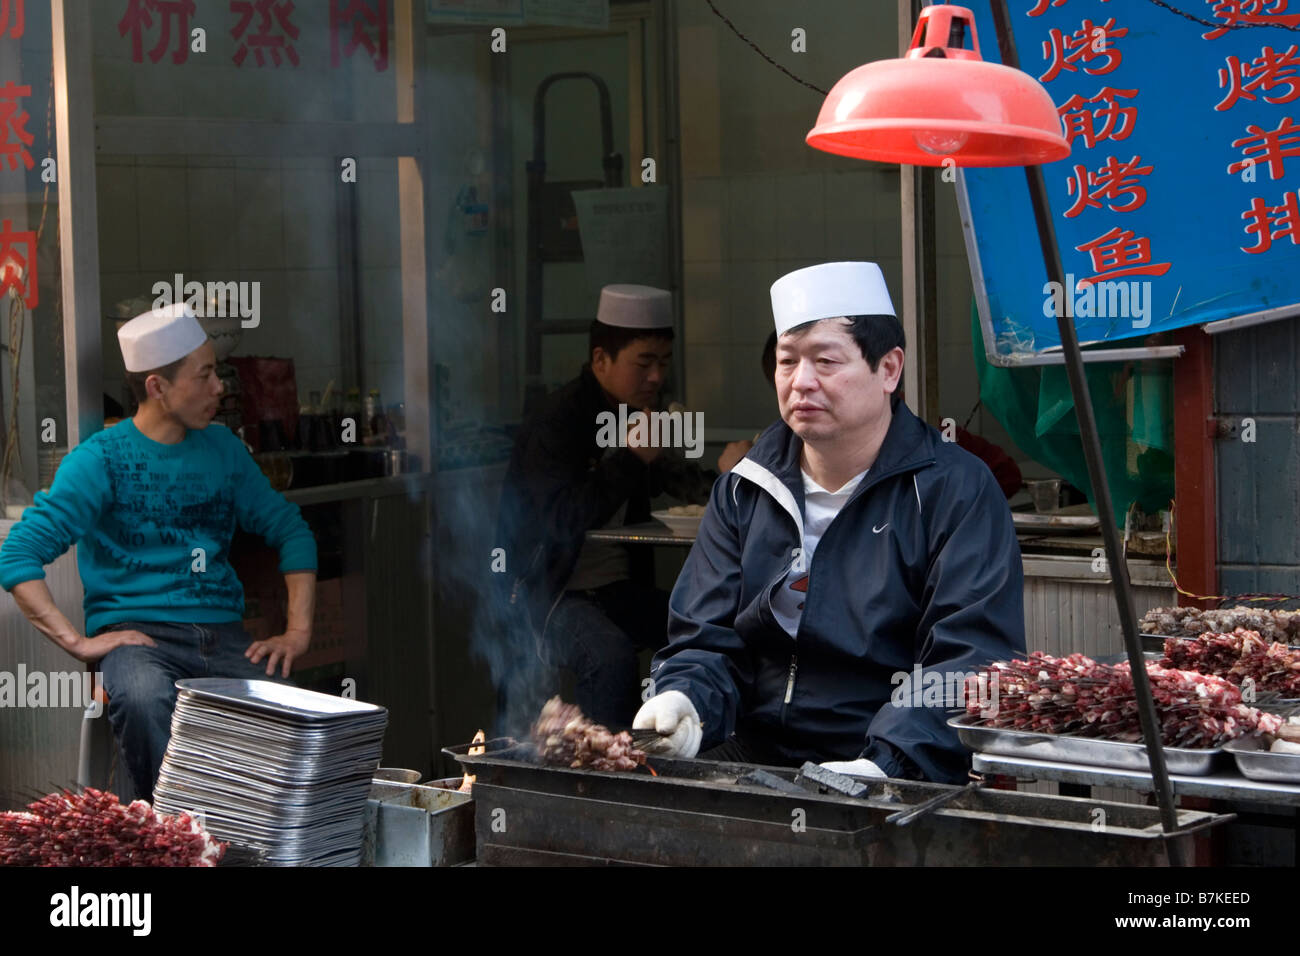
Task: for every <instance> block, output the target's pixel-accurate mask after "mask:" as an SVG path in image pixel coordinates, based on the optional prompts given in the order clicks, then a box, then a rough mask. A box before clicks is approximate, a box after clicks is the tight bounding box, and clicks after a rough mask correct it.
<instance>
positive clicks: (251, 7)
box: [230, 0, 298, 66]
mask: <svg viewBox="0 0 1300 956" xmlns="http://www.w3.org/2000/svg"><path fill="white" fill-rule="evenodd" d="M230 12H231V13H238V14H240V18H239V22H238V23H236V24H235V28H234V29H233V30H231V31H230V35H231V36H232V37H234V38H235V39H236V40H239V41H240V42H239V49H238V50H236V51H235V56H234V60H235V65H236V66H243V64H244V58H245V57H247V56H248V50H249V48H250V47H251V48H252V50H253V57H254V59H256V60H257V65H258V66H265V65H266V57H265V55H264V52H263V51H265V50H270V52H271V62H272V63H273V64H274V65H275V66H279V65H280V51H281V50H283V51H284V55H285V56H287V57H288V58H289V62H290V63H292V64H293V65H294V66H297V65H298V51H297V50H295V49H294V48H293V44H292V43H290V42H288V40H286V39H285V38H284V37H283V36H281V35H279V34H276V33H272V32H271V30H272V27H273V26H274V24H272V22H271V18H272V15H274V17H275V21H276V23H278V24H279V27H280V29H281V30H282V31H284V33H287V34H288V35H289V39H291V40H296V39H298V28H297V27H295V26H294V25H293V22H292V21H291V20H290V19H289V18H290V17H291V16H292V15H293V3H291V2H290V0H283V2H276V0H230ZM254 14H256V15H257V18H258V20H257V31H256V32H255V33H253V35H252V36H250V37H248V38H247V39H241V37H243V36H244V31H245V30H247V29H248V25H249V23H251V22H252V19H253V15H254Z"/></svg>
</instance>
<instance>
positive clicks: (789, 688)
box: [781, 654, 799, 727]
mask: <svg viewBox="0 0 1300 956" xmlns="http://www.w3.org/2000/svg"><path fill="white" fill-rule="evenodd" d="M798 671H799V655H798V654H791V655H790V676H789V678H787V679H786V682H785V701H784V702H783V703H782V704H781V726H782V727H784V726H785V709H786V708H787V707H788V706H789V705H790V701H791V700H792V699H793V698H794V678H795V674H797V673H798Z"/></svg>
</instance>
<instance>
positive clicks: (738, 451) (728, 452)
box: [718, 441, 754, 475]
mask: <svg viewBox="0 0 1300 956" xmlns="http://www.w3.org/2000/svg"><path fill="white" fill-rule="evenodd" d="M753 447H754V443H753V442H752V441H729V442H727V447H726V448H724V449H722V454H721V455H719V456H718V471H719V472H720V473H721V474H724V475H725V474H726V473H727V472H729V471H731V469H733V468H735V467H736V465H737V464H739V463H740V459H742V458H744V457H745V456H746V455H748V454H749V450H750V449H751V448H753Z"/></svg>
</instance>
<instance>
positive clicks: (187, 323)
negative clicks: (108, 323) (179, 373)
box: [117, 302, 208, 372]
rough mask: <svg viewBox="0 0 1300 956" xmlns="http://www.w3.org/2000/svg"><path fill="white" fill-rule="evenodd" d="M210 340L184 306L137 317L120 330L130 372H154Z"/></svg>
mask: <svg viewBox="0 0 1300 956" xmlns="http://www.w3.org/2000/svg"><path fill="white" fill-rule="evenodd" d="M207 340H208V333H206V332H204V331H203V326H201V325H199V320H198V319H196V318H195V317H194V310H193V309H191V308H190V307H189V305H187V304H186V303H184V302H178V303H176V304H175V305H169V306H167V307H166V308H162V309H154V310H152V311H151V312H146V313H144V314H143V315H137V316H136V317H135V318H134V319H132V320H131V321H130V322H127V323H126V324H125V325H123V326H122V327H121V328H120V329H118V330H117V343H118V345H120V346H121V347H122V361H123V362H125V363H126V370H127V371H128V372H151V371H153V370H154V369H156V368H162V367H163V366H164V365H170V364H171V363H172V362H175V361H176V360H177V359H183V358H185V356H187V355H189V354H190V353H191V352H193V351H194V350H195V349H196V348H198V347H199V346H200V345H202V344H203V343H204V342H206V341H207Z"/></svg>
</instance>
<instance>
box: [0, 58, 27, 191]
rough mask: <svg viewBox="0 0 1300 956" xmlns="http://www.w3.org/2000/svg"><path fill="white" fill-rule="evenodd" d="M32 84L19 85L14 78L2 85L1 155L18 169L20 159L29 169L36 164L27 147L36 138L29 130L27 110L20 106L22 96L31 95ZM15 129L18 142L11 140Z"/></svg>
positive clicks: (0, 90)
mask: <svg viewBox="0 0 1300 956" xmlns="http://www.w3.org/2000/svg"><path fill="white" fill-rule="evenodd" d="M31 95H32V88H31V87H30V86H18V85H17V84H15V83H14V82H13V81H12V80H10V81H9V82H8V83H6V84H5V85H4V86H0V157H5V156H8V157H9V168H10V169H17V168H18V161H19V160H22V164H23V165H24V166H26V167H27V168H28V169H31V168H32V167H33V166H35V165H36V161H35V160H34V159H32V154H31V153H29V152H27V147H28V146H30V145H32V143H33V142H34V141H35V138H34V137H33V136H32V134H31V133H29V132H27V119H28V116H27V111H26V110H20V109H19V108H18V98H19V97H20V96H31ZM10 130H13V134H14V138H15V139H16V140H17V142H10V141H9V131H10Z"/></svg>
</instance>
